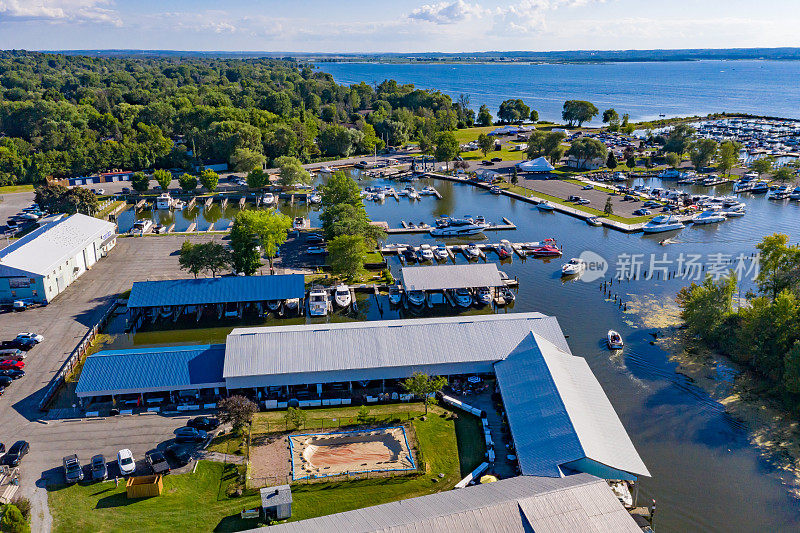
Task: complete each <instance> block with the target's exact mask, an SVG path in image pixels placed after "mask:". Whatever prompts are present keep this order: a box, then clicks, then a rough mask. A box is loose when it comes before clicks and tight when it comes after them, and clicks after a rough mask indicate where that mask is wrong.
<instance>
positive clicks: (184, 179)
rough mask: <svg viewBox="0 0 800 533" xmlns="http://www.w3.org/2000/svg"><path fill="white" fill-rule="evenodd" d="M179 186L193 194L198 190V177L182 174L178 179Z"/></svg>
mask: <svg viewBox="0 0 800 533" xmlns="http://www.w3.org/2000/svg"><path fill="white" fill-rule="evenodd" d="M178 185H180V187H181V189H183V190H184V191H186V192H192V191H194V190H195V189H196V188H197V176H195V175H193V174H189V173H185V174H181V175H180V177H179V178H178Z"/></svg>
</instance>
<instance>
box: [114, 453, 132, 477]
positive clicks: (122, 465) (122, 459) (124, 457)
mask: <svg viewBox="0 0 800 533" xmlns="http://www.w3.org/2000/svg"><path fill="white" fill-rule="evenodd" d="M117 465H118V466H119V471H120V473H121V474H122V475H123V476H128V475H130V474H133V473H134V472H136V461H134V460H133V454H132V453H131V451H130V450H129V449H127V448H124V449H122V450H120V451H118V452H117Z"/></svg>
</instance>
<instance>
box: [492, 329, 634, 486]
mask: <svg viewBox="0 0 800 533" xmlns="http://www.w3.org/2000/svg"><path fill="white" fill-rule="evenodd" d="M495 373H496V375H497V382H498V384H499V386H500V391H501V394H502V396H503V403H504V405H505V408H506V413H507V416H508V421H509V425H510V427H511V434H512V436H513V438H514V445H515V447H516V449H517V457H518V460H519V465H520V468H521V469H522V473H523V474H526V475H531V476H552V477H556V476H561V475H563V474H564V472H563V470H562V469H561V468H559V467H560V466H561V465H566V464H567V463H571V462H573V461H579V460H582V459H590V460H592V461H594V462H597V463H600V464H601V465H605V466H607V467H610V468H613V469H617V470H622V471H624V472H629V473H632V474H634V475H645V476H649V475H650V473H649V472H648V470H647V467H646V466H645V465H644V462H642V459H641V458H640V457H639V454H638V453H637V452H636V449H635V448H634V446H633V443H632V442H631V440H630V437H629V436H628V433H627V432H626V431H625V428H624V427H623V425H622V422H621V421H620V419H619V417H618V416H617V413H616V412H615V411H614V407H613V406H612V405H611V402H610V401H609V400H608V397H607V396H606V395H605V393H604V392H603V389H602V387H601V386H600V383H598V381H597V378H595V377H594V374H593V373H592V370H591V369H590V368H589V365H588V364H587V363H586V360H585V359H583V358H582V357H575V356H572V355H570V354H568V353H566V352H563V351H562V350H560V349H559V347H558V346H556V345H554V344H552V343H551V342H549V340H547V339H545V338H543V337H541V336H539V335H537V334H536V333H531V334H529V335H528V336H527V337H526V338H525V339H524V340H523V341H522V342H521V343H520V344H519V346H518V347H517V348H516V349H514V351H513V352H511V354H510V355H509V356H508V357H506V358H505V360H504V361H500V362H498V363H496V364H495Z"/></svg>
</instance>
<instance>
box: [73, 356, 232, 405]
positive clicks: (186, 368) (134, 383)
mask: <svg viewBox="0 0 800 533" xmlns="http://www.w3.org/2000/svg"><path fill="white" fill-rule="evenodd" d="M224 357H225V347H224V346H223V345H221V344H211V345H199V346H171V347H163V348H140V349H135V350H105V351H102V352H97V353H96V354H93V355H90V356H88V357H87V358H86V362H85V363H84V365H83V370H81V376H80V379H79V380H78V387H77V389H76V394H77V395H78V396H79V397H86V396H102V395H108V394H129V393H140V392H159V391H175V390H181V389H196V388H210V387H224V386H225V380H224V379H222V360H223V358H224Z"/></svg>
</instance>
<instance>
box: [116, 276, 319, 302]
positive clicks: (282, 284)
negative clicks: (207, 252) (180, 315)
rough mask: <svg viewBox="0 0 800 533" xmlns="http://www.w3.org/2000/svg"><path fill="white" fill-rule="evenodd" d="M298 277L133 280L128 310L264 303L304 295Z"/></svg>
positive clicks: (300, 278)
mask: <svg viewBox="0 0 800 533" xmlns="http://www.w3.org/2000/svg"><path fill="white" fill-rule="evenodd" d="M305 292H306V287H305V278H304V276H303V275H302V274H284V275H275V276H222V277H218V278H197V279H168V280H162V281H137V282H135V283H134V284H133V288H132V289H131V295H130V298H128V308H129V309H138V308H152V307H175V306H184V305H206V304H224V303H247V302H265V301H270V300H288V299H290V298H303V297H304V296H305Z"/></svg>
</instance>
